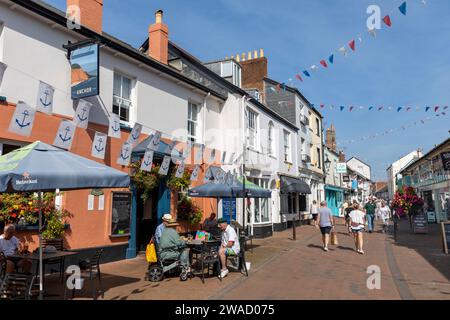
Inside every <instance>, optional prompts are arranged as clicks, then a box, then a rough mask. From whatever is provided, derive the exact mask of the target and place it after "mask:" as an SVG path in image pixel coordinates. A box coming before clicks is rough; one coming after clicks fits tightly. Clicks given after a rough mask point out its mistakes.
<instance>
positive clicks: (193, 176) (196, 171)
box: [190, 165, 200, 181]
mask: <svg viewBox="0 0 450 320" xmlns="http://www.w3.org/2000/svg"><path fill="white" fill-rule="evenodd" d="M199 172H200V165H196V166H195V167H194V170H193V171H192V174H191V179H190V180H191V181H197V180H198V174H199Z"/></svg>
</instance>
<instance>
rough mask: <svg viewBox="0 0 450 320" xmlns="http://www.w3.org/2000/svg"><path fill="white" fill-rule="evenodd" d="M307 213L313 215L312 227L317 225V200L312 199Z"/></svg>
mask: <svg viewBox="0 0 450 320" xmlns="http://www.w3.org/2000/svg"><path fill="white" fill-rule="evenodd" d="M309 213H310V214H311V215H312V217H313V221H314V227H317V215H318V209H317V201H316V200H313V202H312V204H311V207H310V209H309Z"/></svg>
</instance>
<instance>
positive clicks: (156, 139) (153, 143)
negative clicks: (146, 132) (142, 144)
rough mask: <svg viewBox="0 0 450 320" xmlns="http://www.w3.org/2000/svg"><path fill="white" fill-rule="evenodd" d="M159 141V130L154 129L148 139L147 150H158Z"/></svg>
mask: <svg viewBox="0 0 450 320" xmlns="http://www.w3.org/2000/svg"><path fill="white" fill-rule="evenodd" d="M160 142H161V132H159V131H156V132H155V133H154V134H153V136H152V138H151V139H150V143H149V144H148V146H147V150H154V151H156V150H158V147H159V143H160Z"/></svg>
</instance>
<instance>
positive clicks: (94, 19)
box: [67, 0, 103, 34]
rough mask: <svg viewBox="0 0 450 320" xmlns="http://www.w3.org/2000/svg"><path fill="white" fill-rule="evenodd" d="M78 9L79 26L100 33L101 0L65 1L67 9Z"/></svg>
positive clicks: (101, 18)
mask: <svg viewBox="0 0 450 320" xmlns="http://www.w3.org/2000/svg"><path fill="white" fill-rule="evenodd" d="M69 6H77V7H79V8H80V18H81V24H82V25H83V26H85V27H88V28H89V29H92V30H94V31H96V32H97V33H100V34H101V33H102V20H103V0H67V7H69Z"/></svg>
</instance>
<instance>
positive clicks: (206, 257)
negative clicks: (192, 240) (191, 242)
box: [198, 241, 222, 283]
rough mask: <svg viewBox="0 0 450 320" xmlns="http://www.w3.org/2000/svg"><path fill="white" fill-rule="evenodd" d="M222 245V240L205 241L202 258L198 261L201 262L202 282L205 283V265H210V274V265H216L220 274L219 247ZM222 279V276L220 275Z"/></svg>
mask: <svg viewBox="0 0 450 320" xmlns="http://www.w3.org/2000/svg"><path fill="white" fill-rule="evenodd" d="M219 246H220V241H205V242H204V243H203V245H202V251H201V256H200V260H198V263H199V264H200V268H201V269H200V271H201V276H202V282H203V283H205V266H206V267H208V269H207V270H208V275H209V269H210V266H212V267H213V270H214V266H216V271H217V273H218V274H220V257H219V252H218V247H219ZM219 279H220V281H222V278H221V277H219Z"/></svg>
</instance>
